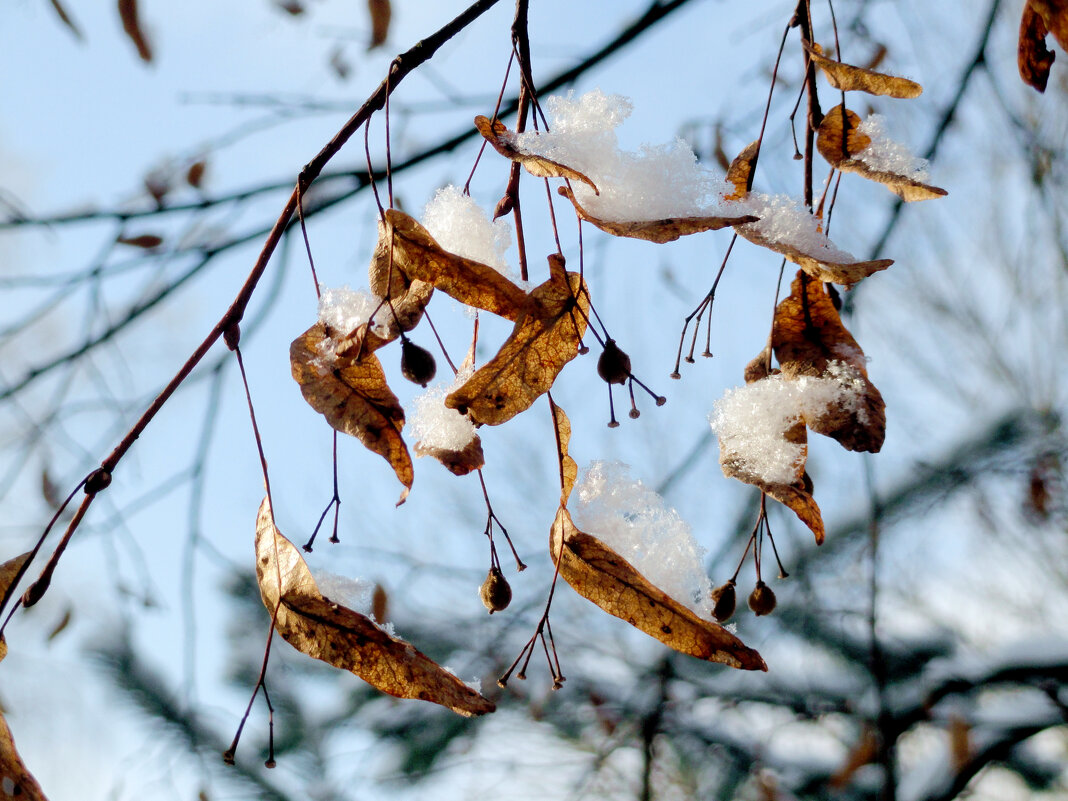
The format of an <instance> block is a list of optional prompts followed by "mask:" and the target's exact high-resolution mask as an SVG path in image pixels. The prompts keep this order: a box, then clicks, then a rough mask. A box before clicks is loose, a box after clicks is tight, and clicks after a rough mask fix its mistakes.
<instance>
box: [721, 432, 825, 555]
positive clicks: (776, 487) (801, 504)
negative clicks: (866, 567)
mask: <svg viewBox="0 0 1068 801" xmlns="http://www.w3.org/2000/svg"><path fill="white" fill-rule="evenodd" d="M783 439H785V440H786V441H787V442H791V443H793V444H794V445H800V446H801V457H800V458H799V459H798V461H797V462H796V463H795V464H794V480H793V481H792V482H791V483H789V484H786V483H782V484H776V483H770V482H768V481H765V480H764V479H763V478H762V477H761V476H759V475H757V474H756V473H754V472H753V471H752V470H750V469H749V468H748V467H747V466H746V465H747V463H746V459H745V458H744V454H740V453H736V452H734V451H732V450H730V449H729V448H728V447H727V446H726V444H725V443H724V441H723V439H722V438H721V439H720V443H719V465H720V467H721V468H722V469H723V474H724V475H725V476H727V478H736V479H738V480H739V481H744V482H745V483H746V484H752V485H753V486H754V487H758V488H759V489H760V490H761V491H762V492H766V493H767V494H768V495H770V496H771V497H772V498H774V499H775V500H777V501H778V502H779V503H781V504H783V505H784V506H786V507H788V508H790V509H791V510H792V511H793V513H794V514H796V515H797V517H798V519H799V520H800V521H801V522H802V523H804V524H805V525H806V526H808V528H809V529H810V530H811V531H812V534H813V535H814V536H815V537H816V544H817V545H821V544H822V543H823V538H824V536H825V534H826V531H825V528H824V525H823V515H821V514H820V507H819V505H818V504H817V503H816V499H815V498H813V497H812V487H811V479H809V480H808V482H806V480H805V478H806V473H805V461H806V459H807V458H808V432H807V430H806V429H805V424H804V422H802V421H801V420H798V421H797V422H795V423H794V424H792V425H791V426H790V427H789V428H787V429H786V431H784V432H783Z"/></svg>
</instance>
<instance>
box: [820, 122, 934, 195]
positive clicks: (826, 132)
mask: <svg viewBox="0 0 1068 801" xmlns="http://www.w3.org/2000/svg"><path fill="white" fill-rule="evenodd" d="M859 125H860V117H858V116H857V115H856V114H854V113H853V112H852V111H849V110H846V111H845V112H844V114H843V111H842V106H841V105H837V106H835V107H834V108H832V109H831V110H830V111H828V112H827V114H826V116H824V118H823V122H821V123H820V127H819V131H818V132H817V137H816V148H817V149H818V150H819V151H820V155H821V156H823V157H824V158H825V159H827V162H828V163H829V164H830V165H831V166H832V167H835V168H836V169H838V170H841V171H842V172H852V173H856V174H857V175H860V176H862V177H864V178H867V179H868V180H870V181H876V182H877V183H880V184H882V185H883V186H885V187H886V188H887V189H889V190H890V191H891V192H893V193H894V194H895V195H897V196H898V197H900V198H901V199H902V200H904V201H906V202H909V203H911V202H913V201H916V200H930V199H932V198H936V197H945V196H946V195H947V194H948V193H947V192H946V190H945V189H940V188H939V187H937V186H931V185H929V184H925V183H923V182H922V181H917V180H916V179H914V178H910V177H909V176H907V175H902V174H900V173H896V172H891V171H889V170H878V169H875V168H874V167H872V166H871V165H870V164H868V163H867V162H865V161H864V160H863V157H862V156H863V153H864V151H865V150H866V149H867V148H868V146H869V145H870V144H871V139H870V138H868V137H867V136H865V135H863V134H861V133H860V132H859V131H857V130H856V129H857V126H859ZM853 156H861V158H853Z"/></svg>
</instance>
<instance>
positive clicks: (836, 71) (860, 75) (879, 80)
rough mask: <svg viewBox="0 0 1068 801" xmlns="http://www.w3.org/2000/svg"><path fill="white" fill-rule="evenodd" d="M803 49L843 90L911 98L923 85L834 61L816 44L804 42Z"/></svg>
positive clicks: (916, 94) (921, 90) (832, 84)
mask: <svg viewBox="0 0 1068 801" xmlns="http://www.w3.org/2000/svg"><path fill="white" fill-rule="evenodd" d="M805 49H806V50H807V51H808V54H809V57H810V58H811V59H812V61H813V63H814V64H815V65H816V66H817V67H819V68H820V69H821V70H823V74H824V75H825V76H826V77H827V82H828V83H829V84H830V85H831V86H833V87H834V88H835V89H841V90H842V91H843V92H853V91H858V92H867V93H868V94H869V95H886V96H889V97H900V98H913V97H919V96H920V95H921V94H923V87H922V86H920V85H919V84H918V83H916V82H915V81H910V80H909V79H908V78H900V77H898V76H896V75H887V74H885V73H882V72H876V71H875V70H872V69H865V68H864V67H855V66H853V65H852V64H845V63H843V62H841V61H834V60H832V59H829V58H827V57H826V56H825V55H823V51H822V49H821V48H820V46H819V45H813V44H809V43H807V42H806V43H805Z"/></svg>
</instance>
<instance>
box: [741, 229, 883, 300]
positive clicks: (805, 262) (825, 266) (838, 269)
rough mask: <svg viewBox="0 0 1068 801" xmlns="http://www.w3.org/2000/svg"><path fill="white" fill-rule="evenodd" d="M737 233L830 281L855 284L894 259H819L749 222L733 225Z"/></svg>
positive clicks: (822, 279) (816, 276) (819, 277)
mask: <svg viewBox="0 0 1068 801" xmlns="http://www.w3.org/2000/svg"><path fill="white" fill-rule="evenodd" d="M734 230H735V231H737V232H738V234H739V235H740V236H742V237H743V238H745V239H748V240H749V241H750V242H752V243H753V244H754V245H760V246H761V247H765V248H767V249H768V250H772V251H775V252H776V253H779V254H781V255H783V256H785V257H786V258H787V259H789V260H790V261H792V262H793V263H794V264H796V265H798V266H799V267H800V268H801V269H802V270H804V271H805V272H806V273H808V274H809V275H811V276H812V277H813V278H818V279H819V280H820V281H826V282H828V283H834V284H845V285H846V286H848V285H850V284H855V283H856V282H857V281H860V280H863V279H864V278H867V277H868V276H869V275H871V274H872V273H877V272H879V271H880V270H885V269H886V268H887V267H889V266H890V265H891V264H893V263H894V260H893V259H875V260H874V261H856V262H834V261H828V260H827V259H820V258H819V257H817V256H814V255H812V254H809V253H806V252H805V251H804V250H803V249H802V248H801V247H799V246H797V245H795V244H793V243H791V242H783V241H777V240H773V239H770V238H768V237H766V236H764V234H762V233H761V232H760V230H759V229H757V228H755V227H754V226H753V225H752V224H749V225H739V226H738V227H737V228H735V229H734Z"/></svg>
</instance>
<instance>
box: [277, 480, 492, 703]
mask: <svg viewBox="0 0 1068 801" xmlns="http://www.w3.org/2000/svg"><path fill="white" fill-rule="evenodd" d="M256 576H257V579H258V581H259V586H260V596H261V597H262V599H263V605H264V606H266V607H267V611H268V612H270V613H271V614H275V613H276V610H277V614H276V616H275V627H276V629H277V630H278V633H279V634H281V635H282V637H283V638H284V639H285V640H286V642H288V643H289V644H290V645H292V646H293V647H294V648H296V649H297V650H298V651H300V652H301V653H304V654H307V655H308V656H310V657H312V658H314V659H319V660H321V661H323V662H326V663H327V664H330V665H333V666H334V667H336V668H340V669H342V670H348V671H350V672H352V673H354V674H355V675H357V676H359V677H360V678H361V679H363V680H364V681H366V682H367V683H368V684H370V685H371V686H372V687H374V688H375V689H378V690H381V691H382V692H384V693H388V694H389V695H393V696H396V697H398V698H417V699H420V700H423V701H430V702H432V703H435V704H440V705H441V706H444V707H447V708H449V709H451V710H452V711H453V712H456V713H457V714H460V715H464V716H465V717H470V716H472V715H484V714H485V713H487V712H492V711H493V710H494V708H495V707H494V705H493V702H492V701H490V700H488V699H486V698H483V697H482V695H480V694H479V693H477V692H475V691H474V690H473V689H471V688H470V687H468V686H467V685H466V684H464V683H463V682H462V681H460V679H458V678H457V677H456V676H454V675H453V674H452V673H449V672H447V671H446V670H445V669H444V668H442V667H440V666H439V665H438V664H437V663H435V662H433V661H432V660H431V659H429V658H428V657H426V656H425V655H424V654H423V653H421V652H420V651H418V650H416V649H415V647H414V646H412V645H411V644H410V643H407V642H404V641H403V640H399V639H396V638H395V637H391V636H390V635H389V634H387V633H386V632H385V631H383V630H382V629H380V628H379V627H378V626H376V625H375V624H374V622H373V621H372V620H371V619H370V618H369V617H367V616H366V615H362V614H360V613H359V612H355V611H353V610H352V609H349V608H348V607H345V606H341V605H340V604H337V603H334V602H333V601H331V600H330V599H328V598H325V597H323V595H322V593H321V592H319V587H318V585H317V584H316V583H315V578H314V577H313V576H312V574H311V571H310V570H309V569H308V565H307V563H306V562H305V561H304V559H303V557H301V555H300V552H299V551H298V550H297V548H296V546H295V545H293V543H292V542H290V541H289V540H288V539H286V538H285V537H284V536H282V533H281V532H280V531H279V530H278V528H277V527H276V526H275V524H274V519H273V515H272V513H271V507H270V504H269V502H268V501H267V499H266V498H265V499H264V501H263V503H262V504H260V510H259V516H258V517H257V519H256Z"/></svg>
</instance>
